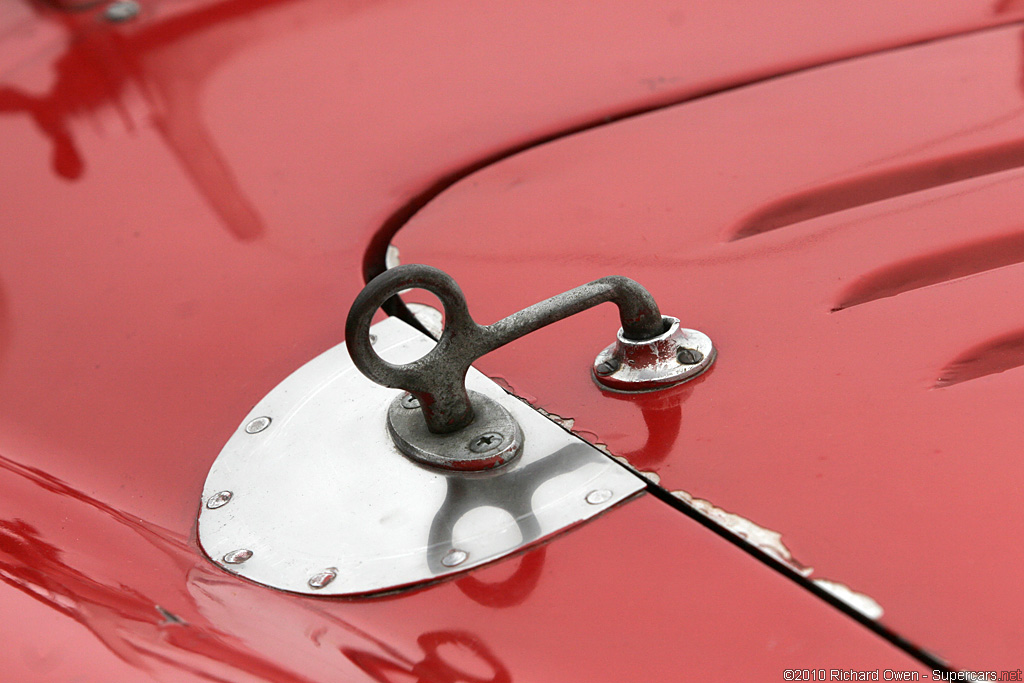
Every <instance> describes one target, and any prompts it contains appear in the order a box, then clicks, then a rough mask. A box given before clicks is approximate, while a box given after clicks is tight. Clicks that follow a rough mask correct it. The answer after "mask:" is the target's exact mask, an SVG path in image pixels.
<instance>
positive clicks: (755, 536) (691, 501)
mask: <svg viewBox="0 0 1024 683" xmlns="http://www.w3.org/2000/svg"><path fill="white" fill-rule="evenodd" d="M613 457H614V456H613ZM616 459H617V460H619V459H620V458H616ZM671 493H672V495H673V496H675V497H676V498H678V499H679V500H681V501H683V502H684V503H686V504H687V505H688V506H690V507H691V508H692V509H694V510H696V511H697V512H699V513H701V514H702V515H704V516H705V517H707V518H708V519H710V520H711V521H713V522H714V523H715V524H717V525H718V526H720V527H722V528H723V529H726V530H727V531H729V532H730V533H732V534H734V535H736V536H738V537H740V538H742V539H743V540H744V541H746V542H747V543H749V544H750V545H752V546H754V547H755V548H757V549H758V550H760V551H761V552H763V553H765V554H766V555H769V556H771V557H773V558H775V559H776V560H778V561H779V562H781V563H782V564H783V565H785V566H786V567H787V568H789V569H790V570H791V571H793V572H794V573H796V574H799V575H800V576H802V577H804V578H810V576H811V574H813V573H814V568H813V567H808V566H806V565H804V564H802V563H800V562H799V561H797V560H796V558H794V557H793V553H792V552H790V550H789V548H787V547H786V544H785V543H783V542H782V534H781V533H779V532H778V531H773V530H771V529H766V528H765V527H763V526H760V525H758V524H755V523H754V522H752V521H750V520H749V519H747V518H745V517H741V516H739V515H737V514H736V513H733V512H729V511H727V510H723V509H722V508H720V507H717V506H716V505H714V504H713V503H711V502H709V501H706V500H702V499H700V498H694V497H693V496H691V495H690V494H689V493H687V492H686V491H672V492H671ZM811 581H812V582H813V583H814V585H815V586H817V587H818V588H821V589H822V590H824V591H826V592H827V593H829V594H830V595H832V596H833V597H835V598H837V599H839V600H841V601H842V602H844V603H845V604H846V605H848V606H849V607H851V608H853V609H855V610H856V611H858V612H860V613H861V614H863V615H864V616H865V617H867V618H868V619H872V620H875V621H877V620H878V619H881V617H882V615H883V614H884V613H885V610H883V609H882V606H881V605H879V604H878V603H877V602H875V600H873V599H872V598H870V597H868V596H867V595H864V594H863V593H858V592H857V591H855V590H853V589H851V588H850V587H849V586H846V585H845V584H842V583H839V582H838V581H831V580H829V579H811Z"/></svg>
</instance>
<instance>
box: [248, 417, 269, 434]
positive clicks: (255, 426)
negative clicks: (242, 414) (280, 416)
mask: <svg viewBox="0 0 1024 683" xmlns="http://www.w3.org/2000/svg"><path fill="white" fill-rule="evenodd" d="M270 422H271V420H270V418H269V417H256V418H253V419H251V420H249V424H247V425H245V433H246V434H259V433H260V432H262V431H263V430H264V429H266V428H267V427H269V426H270Z"/></svg>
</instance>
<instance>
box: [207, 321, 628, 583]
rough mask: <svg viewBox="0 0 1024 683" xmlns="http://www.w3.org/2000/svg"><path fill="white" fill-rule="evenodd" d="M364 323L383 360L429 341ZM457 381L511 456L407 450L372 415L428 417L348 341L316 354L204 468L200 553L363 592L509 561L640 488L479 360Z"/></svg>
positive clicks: (265, 573)
mask: <svg viewBox="0 0 1024 683" xmlns="http://www.w3.org/2000/svg"><path fill="white" fill-rule="evenodd" d="M372 334H373V337H372V338H373V341H372V344H373V348H374V349H375V351H377V352H379V353H381V354H383V355H384V356H386V357H387V358H389V359H391V360H392V361H393V362H406V363H408V362H409V361H412V360H413V359H415V358H417V357H420V356H422V355H423V354H424V353H425V352H427V351H429V350H430V349H431V348H432V347H433V345H434V342H433V340H431V339H429V338H427V337H425V336H424V335H422V334H420V333H419V332H417V331H416V330H414V329H413V328H411V327H410V326H408V325H406V324H405V323H403V322H402V321H400V320H398V319H396V318H388V319H387V320H384V321H383V322H380V323H378V324H376V325H374V326H373V328H372ZM368 343H371V342H369V335H368ZM466 383H467V385H468V387H469V389H470V396H475V395H479V396H481V397H485V398H486V399H488V400H490V401H493V402H494V403H495V404H497V405H499V406H500V407H501V408H502V409H503V410H505V411H507V412H508V414H509V415H510V416H511V418H512V420H513V421H514V422H515V423H517V424H518V425H519V426H520V428H521V430H522V435H523V436H522V438H521V443H522V447H521V449H520V451H519V452H520V455H519V457H518V458H516V459H514V460H512V461H511V462H507V463H505V464H504V465H502V466H501V467H497V468H495V469H492V470H489V471H486V472H475V473H463V472H455V471H450V470H443V469H438V468H435V467H424V466H423V465H421V464H419V463H417V462H414V461H412V460H410V459H409V458H406V457H402V455H401V454H400V452H399V451H398V448H397V447H396V445H395V443H394V442H393V440H392V437H391V436H390V435H389V434H388V431H387V428H386V427H385V420H384V419H383V416H384V415H385V413H387V412H388V411H389V410H395V402H396V401H398V402H399V408H398V409H400V410H403V411H405V412H406V413H411V414H413V415H415V416H416V417H417V419H419V422H420V423H421V424H423V420H422V418H419V415H418V413H419V411H418V410H415V409H410V408H403V407H401V401H402V400H403V396H404V394H403V393H402V392H399V391H397V390H395V389H390V388H386V387H382V386H380V385H378V384H375V383H374V382H371V381H370V380H368V379H367V378H365V377H364V376H363V375H362V374H360V372H359V371H358V370H357V369H356V368H355V366H354V365H353V362H352V360H351V358H350V356H349V354H348V352H347V351H346V348H345V346H344V345H339V346H336V347H334V348H332V349H330V350H328V351H327V352H325V353H324V354H322V355H320V356H318V357H317V358H315V359H313V360H312V361H310V362H309V363H307V364H306V365H304V366H303V367H302V368H300V369H299V370H297V371H296V372H295V373H293V374H292V375H291V376H289V377H288V378H287V379H285V380H284V381H283V382H282V383H281V384H280V385H278V386H277V387H276V388H274V389H273V390H272V391H271V392H270V393H269V394H268V395H267V396H266V397H265V398H264V399H263V400H261V401H260V402H259V403H258V404H257V405H256V406H255V407H254V408H253V410H252V411H251V412H250V413H249V415H248V416H246V418H245V419H244V420H243V421H242V423H241V424H240V425H239V427H238V429H237V430H236V431H235V433H234V435H233V436H232V437H231V439H230V440H229V441H228V443H227V444H226V445H225V446H224V449H223V450H222V451H221V453H220V455H218V456H217V459H216V461H215V462H214V463H213V466H212V467H211V469H210V473H209V475H208V476H207V479H206V485H205V487H204V489H203V501H202V506H201V508H200V512H199V522H198V529H199V542H200V545H201V547H202V549H203V552H205V553H206V554H207V556H208V557H209V558H210V559H211V560H213V561H214V562H215V563H217V564H218V565H220V566H221V567H222V568H224V569H225V570H227V571H230V572H232V573H235V574H237V575H239V576H242V577H245V578H247V579H250V580H252V581H255V582H257V583H261V584H263V585H266V586H271V587H273V588H278V589H281V590H286V591H293V592H296V593H305V594H310V595H332V596H339V595H372V594H378V593H383V592H388V591H392V590H395V589H398V588H401V587H407V586H414V585H420V584H423V583H427V582H431V581H436V580H438V579H440V578H443V577H445V576H447V575H449V574H453V573H456V572H461V571H463V570H466V569H469V568H472V567H476V566H479V565H481V564H483V563H486V562H490V561H492V560H495V559H498V558H500V557H504V556H506V555H508V554H510V553H513V552H516V551H517V550H520V549H522V548H523V547H526V546H528V545H530V544H533V543H536V542H537V541H539V540H541V539H543V538H545V537H548V536H550V535H552V534H554V533H556V532H558V531H561V530H563V529H565V528H566V527H569V526H572V525H574V524H577V523H579V522H582V521H584V520H586V519H589V518H591V517H593V516H594V515H597V514H599V513H601V512H603V511H605V510H607V509H608V508H610V507H612V506H613V505H615V504H617V503H620V502H622V501H624V500H626V499H628V498H630V497H631V496H633V495H635V494H636V493H637V492H639V491H641V490H643V488H644V485H645V482H644V481H643V480H642V479H640V478H639V477H637V476H635V475H633V474H632V473H630V472H629V471H627V470H626V469H625V468H623V467H622V466H620V465H618V464H617V463H615V462H614V461H612V460H611V459H610V458H608V457H607V456H606V455H604V454H602V453H601V452H600V451H598V450H597V449H595V448H594V447H593V446H591V445H589V444H587V443H585V442H583V441H581V440H580V439H578V438H577V437H575V436H574V435H572V434H570V433H568V432H566V431H565V430H563V429H562V428H561V427H559V426H558V425H556V424H554V423H553V422H551V421H550V420H548V419H547V418H545V417H544V416H542V415H541V414H540V413H538V412H537V411H535V410H534V409H533V408H531V407H530V406H529V405H527V404H525V403H523V402H522V401H520V400H518V399H516V398H515V397H512V396H509V395H508V394H506V393H505V392H504V391H503V390H502V389H501V388H500V387H499V386H498V385H497V384H495V383H494V382H492V381H491V380H489V379H487V378H486V377H484V376H483V375H482V374H480V373H479V372H477V371H476V370H475V369H472V368H470V369H469V370H468V374H467V376H466ZM423 431H427V430H426V429H425V428H424V430H423ZM466 436H467V437H471V438H475V436H476V431H475V430H473V431H472V433H471V434H470V433H468V432H467V434H466ZM487 445H489V444H487ZM468 453H474V451H472V450H471V449H468ZM474 455H479V454H476V453H474Z"/></svg>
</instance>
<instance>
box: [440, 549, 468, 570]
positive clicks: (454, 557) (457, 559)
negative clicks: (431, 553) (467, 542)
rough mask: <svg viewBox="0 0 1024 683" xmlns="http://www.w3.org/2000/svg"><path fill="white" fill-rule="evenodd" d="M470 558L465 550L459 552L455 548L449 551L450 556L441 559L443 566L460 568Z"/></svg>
mask: <svg viewBox="0 0 1024 683" xmlns="http://www.w3.org/2000/svg"><path fill="white" fill-rule="evenodd" d="M468 558H469V553H467V552H466V551H465V550H458V549H457V548H453V549H451V550H449V551H448V554H447V555H445V556H444V557H442V558H441V564H443V565H444V566H446V567H458V566H459V565H460V564H462V563H463V562H465V561H466V560H467V559H468Z"/></svg>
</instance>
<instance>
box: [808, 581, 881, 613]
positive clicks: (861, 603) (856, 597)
mask: <svg viewBox="0 0 1024 683" xmlns="http://www.w3.org/2000/svg"><path fill="white" fill-rule="evenodd" d="M814 583H815V584H816V585H817V586H818V587H819V588H821V589H823V590H826V591H828V592H829V593H831V594H832V595H834V596H835V597H837V598H839V599H840V600H842V601H843V602H845V603H846V604H847V605H849V606H850V607H852V608H853V609H855V610H857V611H858V612H860V613H861V614H863V615H864V616H866V617H867V618H868V619H874V620H876V621H877V620H878V619H881V618H882V615H883V614H885V610H883V609H882V606H881V605H879V604H878V603H877V602H875V601H874V600H872V599H871V598H869V597H868V596H866V595H864V594H863V593H858V592H857V591H854V590H851V589H850V587H849V586H846V585H844V584H841V583H837V582H835V581H829V580H828V579H814Z"/></svg>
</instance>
